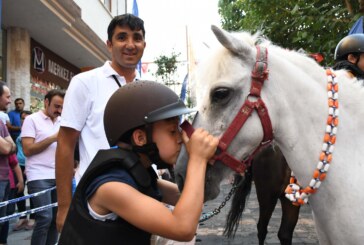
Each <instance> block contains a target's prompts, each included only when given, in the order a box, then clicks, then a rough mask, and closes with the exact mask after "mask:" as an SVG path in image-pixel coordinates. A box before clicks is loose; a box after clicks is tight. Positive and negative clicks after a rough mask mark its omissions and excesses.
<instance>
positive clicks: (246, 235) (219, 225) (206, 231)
mask: <svg viewBox="0 0 364 245" xmlns="http://www.w3.org/2000/svg"><path fill="white" fill-rule="evenodd" d="M230 187H231V185H230V184H226V183H223V184H222V185H221V193H220V195H219V196H218V197H217V198H216V199H215V200H213V201H209V202H207V203H206V204H205V207H204V212H210V211H212V210H214V209H215V208H216V207H218V206H219V205H220V204H221V202H222V201H223V200H224V198H225V196H226V195H227V193H228V192H229V191H230ZM229 205H230V201H229V202H228V203H227V204H226V206H225V207H224V208H223V209H222V210H221V213H219V214H218V215H217V216H214V217H212V218H210V219H209V220H207V221H205V222H203V223H201V224H200V226H199V229H198V230H197V236H196V244H197V245H198V244H204V245H209V244H219V245H220V244H224V245H225V244H226V245H227V244H229V245H230V244H231V245H237V244H239V245H242V244H243V245H244V244H246V245H255V244H258V238H257V229H256V224H257V222H258V217H259V206H258V201H257V197H256V194H255V188H254V185H253V188H252V193H251V194H250V197H249V200H248V202H247V206H246V208H245V211H244V214H243V220H242V221H241V224H240V226H239V228H238V231H237V232H236V236H235V239H227V238H226V237H224V236H223V235H222V233H223V231H224V226H225V219H226V216H227V213H228V211H229V208H230V207H229ZM280 220H281V207H280V203H279V202H278V204H277V206H276V209H275V211H274V213H273V215H272V218H271V220H270V223H269V227H268V231H269V233H268V235H267V239H266V241H265V244H267V245H278V244H280V243H279V240H278V237H277V232H278V228H279V225H280ZM11 223H12V224H11V226H12V225H13V224H14V223H15V221H12V222H11ZM31 232H32V231H25V230H23V231H12V227H10V232H9V238H8V244H9V245H29V244H30V236H31ZM292 244H294V245H317V244H319V243H318V240H317V236H316V231H315V225H314V222H313V220H312V214H311V208H310V207H309V206H308V205H305V206H303V207H302V208H301V212H300V218H299V220H298V223H297V226H296V229H295V231H294V235H293V243H292Z"/></svg>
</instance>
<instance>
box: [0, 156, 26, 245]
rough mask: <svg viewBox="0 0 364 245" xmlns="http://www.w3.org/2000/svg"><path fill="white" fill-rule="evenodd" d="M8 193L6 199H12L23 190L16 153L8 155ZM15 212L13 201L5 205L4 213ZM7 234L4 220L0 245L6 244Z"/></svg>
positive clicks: (6, 225) (6, 223) (7, 222)
mask: <svg viewBox="0 0 364 245" xmlns="http://www.w3.org/2000/svg"><path fill="white" fill-rule="evenodd" d="M8 160H9V166H10V169H9V195H8V199H9V200H11V199H14V198H15V196H16V193H17V192H23V191H24V180H23V175H22V171H21V169H20V167H19V164H18V159H17V158H16V154H15V153H13V154H11V155H9V157H8ZM14 212H15V203H11V204H8V205H7V207H6V215H7V216H8V215H11V214H13V213H14ZM8 235H9V221H6V222H4V224H3V228H2V229H1V232H0V245H3V244H7V241H8Z"/></svg>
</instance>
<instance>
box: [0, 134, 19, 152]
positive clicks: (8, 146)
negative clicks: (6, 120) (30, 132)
mask: <svg viewBox="0 0 364 245" xmlns="http://www.w3.org/2000/svg"><path fill="white" fill-rule="evenodd" d="M15 151H16V146H15V144H14V142H13V139H12V138H11V137H10V136H6V137H5V138H4V137H0V154H1V155H9V154H11V153H14V152H15Z"/></svg>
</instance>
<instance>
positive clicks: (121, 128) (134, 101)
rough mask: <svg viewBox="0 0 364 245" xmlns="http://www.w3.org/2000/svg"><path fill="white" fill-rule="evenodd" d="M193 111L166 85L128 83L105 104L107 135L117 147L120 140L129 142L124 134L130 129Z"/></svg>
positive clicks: (111, 143) (138, 82)
mask: <svg viewBox="0 0 364 245" xmlns="http://www.w3.org/2000/svg"><path fill="white" fill-rule="evenodd" d="M194 111H195V110H194V109H190V108H186V106H185V104H184V103H183V102H182V101H181V100H180V99H179V97H178V96H177V95H176V94H175V93H174V92H173V91H172V90H171V89H170V88H168V87H167V86H165V85H162V84H160V83H157V82H152V81H137V82H132V83H128V84H127V85H125V86H123V87H121V88H119V89H118V90H117V91H116V92H114V94H113V95H112V96H111V97H110V99H109V101H108V102H107V104H106V108H105V114H104V128H105V133H106V137H107V140H108V142H109V144H110V146H115V145H116V143H117V142H118V141H119V140H121V141H124V142H125V141H126V139H124V137H123V136H125V134H126V133H128V132H129V131H130V130H133V129H135V128H137V127H140V126H143V125H150V124H151V123H153V122H156V121H159V120H163V119H168V118H172V117H176V116H180V115H183V114H187V113H191V112H194ZM126 143H129V142H126ZM148 143H151V142H148Z"/></svg>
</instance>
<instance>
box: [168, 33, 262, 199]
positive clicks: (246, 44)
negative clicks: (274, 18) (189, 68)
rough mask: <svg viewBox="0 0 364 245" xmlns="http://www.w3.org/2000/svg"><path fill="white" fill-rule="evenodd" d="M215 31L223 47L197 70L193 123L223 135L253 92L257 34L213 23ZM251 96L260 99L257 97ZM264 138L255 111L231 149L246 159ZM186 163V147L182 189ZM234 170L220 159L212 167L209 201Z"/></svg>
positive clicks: (178, 172)
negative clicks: (228, 28) (223, 27)
mask: <svg viewBox="0 0 364 245" xmlns="http://www.w3.org/2000/svg"><path fill="white" fill-rule="evenodd" d="M212 31H213V32H214V34H215V36H216V38H217V39H218V40H219V42H220V43H221V46H220V47H218V48H217V49H216V50H214V51H213V52H212V53H211V56H210V57H208V58H207V59H205V61H204V62H203V63H202V64H200V65H199V69H198V71H197V73H196V84H195V85H194V87H193V93H194V95H195V96H194V97H195V98H194V100H195V103H196V107H197V109H198V114H197V115H196V118H195V120H194V122H193V126H194V127H195V128H198V127H202V128H204V129H206V130H208V131H209V132H210V133H211V134H213V135H215V136H218V137H221V136H222V135H223V134H224V132H225V131H226V130H227V129H228V127H229V126H230V124H231V122H232V121H233V119H234V117H235V115H236V114H237V113H238V112H239V110H241V106H242V104H243V103H244V101H245V100H246V98H247V97H249V96H248V95H249V94H250V92H251V74H252V70H253V67H254V64H255V63H256V55H257V49H256V46H255V44H256V40H255V39H256V37H255V36H251V35H249V34H248V33H236V34H232V33H229V32H226V31H224V30H222V29H220V28H218V27H215V26H212ZM250 99H251V100H253V101H254V100H256V98H254V97H253V98H250ZM242 135H244V137H241V136H242ZM263 137H264V131H263V128H262V125H261V123H260V118H259V116H258V115H257V113H252V114H250V116H249V119H248V120H246V121H245V124H244V126H243V127H242V128H241V129H240V130H239V132H237V135H236V137H234V140H232V142H231V144H230V145H229V147H228V152H229V154H230V155H232V156H234V157H235V158H236V159H240V160H242V159H245V158H247V157H248V156H249V154H250V153H251V152H252V151H253V150H254V149H255V148H257V147H258V146H259V145H260V143H261V141H262V139H263ZM186 163H187V156H186V152H185V151H184V150H182V152H181V154H180V157H179V160H178V163H177V165H176V169H175V171H176V179H177V183H178V184H179V187H180V188H181V189H182V187H183V182H184V177H185V169H186ZM231 173H232V170H231V169H230V168H228V167H226V166H225V165H224V164H223V163H222V162H221V161H219V160H217V161H215V163H214V165H213V166H208V170H207V173H206V184H205V200H211V199H214V198H216V197H217V195H218V194H219V191H220V188H219V186H220V182H221V180H222V179H224V178H225V177H227V176H228V175H229V174H231Z"/></svg>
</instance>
